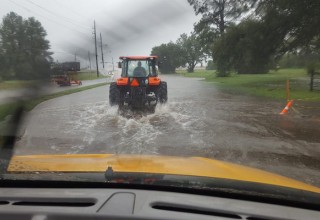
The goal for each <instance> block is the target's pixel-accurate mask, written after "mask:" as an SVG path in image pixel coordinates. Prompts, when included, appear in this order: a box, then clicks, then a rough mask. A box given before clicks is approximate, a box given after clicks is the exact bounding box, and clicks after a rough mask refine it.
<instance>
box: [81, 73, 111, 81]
mask: <svg viewBox="0 0 320 220" xmlns="http://www.w3.org/2000/svg"><path fill="white" fill-rule="evenodd" d="M107 77H108V76H104V75H102V74H99V78H107ZM77 78H78V80H93V79H98V78H97V73H96V72H95V71H83V72H82V71H81V72H78V76H77Z"/></svg>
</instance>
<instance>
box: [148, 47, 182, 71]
mask: <svg viewBox="0 0 320 220" xmlns="http://www.w3.org/2000/svg"><path fill="white" fill-rule="evenodd" d="M183 52H184V51H183V50H182V49H181V47H180V46H179V45H177V44H175V43H173V42H170V43H167V44H161V45H160V46H156V47H153V48H152V51H151V54H152V55H156V56H159V61H160V63H161V65H160V66H159V70H160V71H161V72H162V73H174V72H175V71H176V68H177V67H179V66H182V65H183V64H184V60H183Z"/></svg>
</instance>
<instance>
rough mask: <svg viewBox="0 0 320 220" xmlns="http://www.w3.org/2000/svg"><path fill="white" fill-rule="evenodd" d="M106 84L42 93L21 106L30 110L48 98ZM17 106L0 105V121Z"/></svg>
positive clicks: (11, 104)
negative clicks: (47, 93)
mask: <svg viewBox="0 0 320 220" xmlns="http://www.w3.org/2000/svg"><path fill="white" fill-rule="evenodd" d="M106 84H107V83H99V84H95V85H90V86H84V87H81V88H76V89H69V90H65V91H61V92H57V93H53V94H49V95H43V96H40V97H38V98H35V99H32V100H29V101H26V102H25V103H23V106H24V109H25V110H26V111H31V110H32V109H33V108H34V107H35V106H37V105H38V104H40V103H41V102H44V101H47V100H49V99H54V98H58V97H60V96H64V95H69V94H72V93H76V92H81V91H85V90H88V89H93V88H96V87H99V86H104V85H106ZM17 106H18V104H17V103H7V104H2V105H0V121H2V120H3V119H4V118H5V117H6V116H7V115H9V114H11V113H12V112H13V111H14V109H15V108H16V107H17Z"/></svg>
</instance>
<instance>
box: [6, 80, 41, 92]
mask: <svg viewBox="0 0 320 220" xmlns="http://www.w3.org/2000/svg"><path fill="white" fill-rule="evenodd" d="M34 82H35V81H32V80H30V81H26V80H9V81H1V82H0V90H5V89H19V88H25V87H27V86H29V85H32V84H33V83H34Z"/></svg>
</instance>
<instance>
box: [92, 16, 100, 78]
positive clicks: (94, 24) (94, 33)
mask: <svg viewBox="0 0 320 220" xmlns="http://www.w3.org/2000/svg"><path fill="white" fill-rule="evenodd" d="M93 35H94V47H95V52H96V66H97V77H98V78H99V66H98V49H97V30H96V21H95V20H94V21H93Z"/></svg>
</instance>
